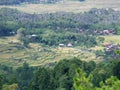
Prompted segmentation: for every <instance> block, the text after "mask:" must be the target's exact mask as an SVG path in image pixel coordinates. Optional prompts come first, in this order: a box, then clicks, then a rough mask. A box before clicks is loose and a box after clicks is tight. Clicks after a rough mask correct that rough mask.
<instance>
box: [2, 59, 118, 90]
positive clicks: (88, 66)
mask: <svg viewBox="0 0 120 90" xmlns="http://www.w3.org/2000/svg"><path fill="white" fill-rule="evenodd" d="M119 64H120V60H115V61H108V62H101V63H98V64H96V63H95V62H93V61H90V62H85V61H81V60H79V59H77V58H73V59H64V60H61V61H60V62H58V63H56V64H55V66H53V67H52V68H47V67H40V66H37V67H31V66H29V65H28V64H27V63H26V62H25V63H24V64H23V66H22V67H18V68H17V69H13V68H11V67H8V66H5V65H0V72H1V74H0V89H1V90H16V88H17V89H20V90H119V88H120V87H119V83H120V80H119V79H120V77H119V75H120V73H119V71H120V70H119V68H120V65H119ZM114 88H116V89H114Z"/></svg>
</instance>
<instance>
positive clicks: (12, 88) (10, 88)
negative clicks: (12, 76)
mask: <svg viewBox="0 0 120 90" xmlns="http://www.w3.org/2000/svg"><path fill="white" fill-rule="evenodd" d="M17 89H18V85H17V84H15V83H14V84H12V85H5V84H4V85H3V86H2V89H1V90H17Z"/></svg>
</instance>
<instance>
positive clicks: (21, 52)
mask: <svg viewBox="0 0 120 90" xmlns="http://www.w3.org/2000/svg"><path fill="white" fill-rule="evenodd" d="M15 41H16V42H15ZM73 57H77V58H80V59H81V60H85V61H90V60H94V61H96V62H98V61H99V58H97V59H96V55H95V54H94V53H93V52H88V51H85V50H81V49H80V48H68V47H56V48H50V47H41V46H40V45H39V44H30V48H25V47H24V46H23V45H22V43H21V42H19V41H17V40H16V38H15V37H8V38H0V64H5V65H9V66H14V67H18V66H21V65H22V64H23V63H24V62H28V63H29V64H30V65H31V66H39V65H46V66H52V65H54V64H55V63H57V62H58V61H59V60H62V59H64V58H73Z"/></svg>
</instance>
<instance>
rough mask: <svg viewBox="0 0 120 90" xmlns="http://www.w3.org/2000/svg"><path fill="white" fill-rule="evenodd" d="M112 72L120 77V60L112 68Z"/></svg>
mask: <svg viewBox="0 0 120 90" xmlns="http://www.w3.org/2000/svg"><path fill="white" fill-rule="evenodd" d="M113 73H114V75H115V76H117V77H118V78H119V79H120V62H118V63H117V65H116V66H115V67H114V68H113Z"/></svg>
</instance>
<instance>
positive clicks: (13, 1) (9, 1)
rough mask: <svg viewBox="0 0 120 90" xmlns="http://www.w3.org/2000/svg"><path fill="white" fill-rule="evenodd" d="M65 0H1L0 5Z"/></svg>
mask: <svg viewBox="0 0 120 90" xmlns="http://www.w3.org/2000/svg"><path fill="white" fill-rule="evenodd" d="M58 1H63V0H4V1H3V0H0V5H16V4H21V3H34V4H39V3H55V2H58Z"/></svg>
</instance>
